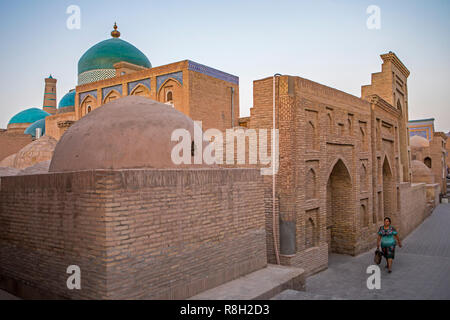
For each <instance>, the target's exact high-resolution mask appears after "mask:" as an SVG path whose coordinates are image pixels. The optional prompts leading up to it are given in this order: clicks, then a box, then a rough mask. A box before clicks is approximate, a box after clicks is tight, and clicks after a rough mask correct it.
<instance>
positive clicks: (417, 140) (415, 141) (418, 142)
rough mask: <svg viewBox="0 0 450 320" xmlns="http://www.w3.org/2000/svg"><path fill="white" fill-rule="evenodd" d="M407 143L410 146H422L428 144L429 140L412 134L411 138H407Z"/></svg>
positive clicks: (427, 145)
mask: <svg viewBox="0 0 450 320" xmlns="http://www.w3.org/2000/svg"><path fill="white" fill-rule="evenodd" d="M409 144H410V145H411V147H415V148H424V147H429V146H430V142H429V141H428V140H427V139H425V138H424V137H421V136H412V137H411V138H409Z"/></svg>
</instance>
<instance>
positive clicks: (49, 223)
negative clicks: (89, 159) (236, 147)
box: [0, 169, 267, 299]
mask: <svg viewBox="0 0 450 320" xmlns="http://www.w3.org/2000/svg"><path fill="white" fill-rule="evenodd" d="M260 180H261V176H260V173H259V171H258V170H253V169H212V170H127V171H94V172H74V173H64V174H46V175H37V176H22V177H4V178H1V180H0V183H1V184H0V187H1V189H0V201H1V202H0V222H1V223H0V239H1V242H0V261H1V263H0V285H1V286H2V287H3V288H7V289H8V290H10V291H14V293H16V294H19V295H20V294H22V295H23V296H26V294H24V293H23V292H24V291H23V289H22V288H28V289H27V292H30V288H31V289H33V290H34V291H36V290H40V292H41V293H42V292H47V293H49V292H50V293H52V295H53V296H54V297H65V298H74V299H79V298H80V299H131V298H132V299H161V298H168V299H183V298H187V297H189V296H192V295H195V294H197V293H199V292H201V291H203V290H206V289H209V288H212V287H214V286H217V285H220V284H222V283H224V282H226V281H229V280H232V279H234V278H237V277H239V276H242V275H245V274H247V273H250V272H252V271H255V270H258V269H260V268H262V267H264V266H265V265H266V263H267V256H266V242H265V230H264V216H263V215H264V209H263V206H264V201H263V188H262V184H261V181H260ZM72 264H75V265H79V266H80V268H81V281H82V284H81V285H82V289H81V290H80V291H77V290H74V291H69V290H68V289H67V288H66V279H67V277H68V275H67V274H66V268H67V267H68V266H69V265H72ZM33 290H32V291H33ZM21 292H22V293H21ZM41 296H42V295H41Z"/></svg>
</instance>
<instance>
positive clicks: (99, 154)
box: [49, 96, 205, 172]
mask: <svg viewBox="0 0 450 320" xmlns="http://www.w3.org/2000/svg"><path fill="white" fill-rule="evenodd" d="M176 129H186V130H187V131H189V133H190V136H191V137H192V139H193V137H194V121H193V120H191V119H190V118H189V117H187V116H186V115H184V114H183V113H181V112H179V111H177V110H175V109H174V108H173V107H171V106H169V105H166V104H163V103H159V102H156V101H153V100H150V99H148V98H144V97H138V96H128V97H124V98H121V99H117V100H114V101H112V102H110V103H107V104H105V105H103V106H101V107H99V108H97V109H95V110H94V111H92V112H90V113H89V114H87V115H86V116H84V117H83V118H82V119H80V120H78V121H77V122H76V123H75V124H74V125H72V126H71V127H70V128H69V129H68V130H67V131H66V133H65V134H64V135H63V136H62V138H61V140H60V141H59V142H58V144H57V146H56V149H55V153H54V155H53V158H52V161H51V164H50V170H49V171H50V172H63V171H79V170H93V169H131V168H180V167H186V166H191V165H183V164H181V165H176V164H174V163H173V161H172V158H171V153H172V149H173V147H174V146H175V145H177V144H178V141H171V136H172V132H173V131H174V130H176ZM204 145H205V144H204ZM189 156H190V155H189ZM190 160H192V157H191V159H190ZM197 166H204V165H197Z"/></svg>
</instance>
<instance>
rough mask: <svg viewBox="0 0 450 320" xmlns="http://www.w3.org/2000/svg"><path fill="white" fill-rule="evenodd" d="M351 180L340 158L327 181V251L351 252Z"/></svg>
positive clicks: (352, 217)
mask: <svg viewBox="0 0 450 320" xmlns="http://www.w3.org/2000/svg"><path fill="white" fill-rule="evenodd" d="M352 194H353V193H352V180H351V177H350V173H349V171H348V169H347V167H346V165H345V164H344V162H343V161H342V160H340V159H339V160H338V161H337V162H336V163H335V165H334V166H333V170H332V171H331V173H330V176H329V178H328V183H327V230H326V231H327V242H328V252H329V253H331V252H333V253H344V254H353V236H352V230H353V224H354V215H355V208H354V201H353V199H352Z"/></svg>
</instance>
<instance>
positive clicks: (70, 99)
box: [58, 90, 75, 109]
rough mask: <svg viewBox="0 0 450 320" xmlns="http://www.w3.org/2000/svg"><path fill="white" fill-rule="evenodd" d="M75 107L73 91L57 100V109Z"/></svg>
mask: <svg viewBox="0 0 450 320" xmlns="http://www.w3.org/2000/svg"><path fill="white" fill-rule="evenodd" d="M73 106H75V90H70V91H69V92H68V93H66V94H65V96H64V97H62V99H61V100H59V104H58V109H61V108H65V107H73Z"/></svg>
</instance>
